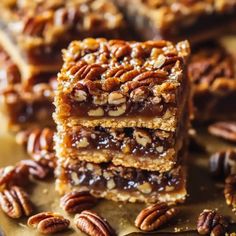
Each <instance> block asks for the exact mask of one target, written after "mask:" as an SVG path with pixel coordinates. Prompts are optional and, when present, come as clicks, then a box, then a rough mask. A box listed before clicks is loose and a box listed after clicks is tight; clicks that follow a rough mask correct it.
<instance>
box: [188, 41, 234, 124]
mask: <svg viewBox="0 0 236 236" xmlns="http://www.w3.org/2000/svg"><path fill="white" fill-rule="evenodd" d="M235 65H236V60H235V58H234V57H233V55H231V54H230V52H228V51H227V50H226V48H224V47H223V45H221V44H220V43H219V42H216V41H211V42H207V43H204V44H201V45H199V46H198V47H196V48H195V49H194V50H193V54H192V56H191V59H190V63H189V67H188V75H189V78H190V79H191V80H192V82H193V93H194V96H193V101H194V102H193V103H194V107H195V118H196V120H197V121H207V120H226V119H232V120H234V119H236V70H235Z"/></svg>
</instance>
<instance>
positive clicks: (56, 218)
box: [27, 212, 70, 234]
mask: <svg viewBox="0 0 236 236" xmlns="http://www.w3.org/2000/svg"><path fill="white" fill-rule="evenodd" d="M27 224H28V226H30V227H33V228H36V229H37V230H38V231H39V232H40V233H42V234H53V233H57V232H61V231H64V230H66V229H68V228H69V225H70V221H69V220H67V219H65V218H64V217H63V216H62V215H60V214H57V213H53V212H41V213H39V214H36V215H33V216H31V217H30V218H29V219H28V222H27Z"/></svg>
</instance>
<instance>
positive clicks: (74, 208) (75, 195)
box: [61, 191, 97, 213]
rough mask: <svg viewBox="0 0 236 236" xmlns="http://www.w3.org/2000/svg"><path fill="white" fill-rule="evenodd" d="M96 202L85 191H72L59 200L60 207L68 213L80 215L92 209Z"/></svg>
mask: <svg viewBox="0 0 236 236" xmlns="http://www.w3.org/2000/svg"><path fill="white" fill-rule="evenodd" d="M96 202H97V199H96V198H95V197H93V196H92V195H91V194H90V193H89V192H87V191H81V192H78V191H73V192H70V193H68V194H66V195H65V196H63V197H62V198H61V207H62V208H63V209H64V210H65V211H67V212H68V213H80V212H81V211H83V210H87V209H90V208H92V207H93V206H94V205H95V204H96Z"/></svg>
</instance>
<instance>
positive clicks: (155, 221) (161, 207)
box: [135, 203, 178, 231]
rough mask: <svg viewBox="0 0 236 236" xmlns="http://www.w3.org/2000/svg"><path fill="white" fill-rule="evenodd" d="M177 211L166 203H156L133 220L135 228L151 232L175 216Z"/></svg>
mask: <svg viewBox="0 0 236 236" xmlns="http://www.w3.org/2000/svg"><path fill="white" fill-rule="evenodd" d="M177 213H178V210H177V209H176V208H171V207H169V206H168V205H167V204H166V203H157V204H155V205H151V206H149V207H147V208H145V209H143V210H142V211H141V212H140V213H139V214H138V216H137V217H136V219H135V226H136V227H138V228H139V229H141V230H143V231H153V230H155V229H158V228H159V227H160V226H162V225H163V224H165V223H166V222H168V221H169V220H171V219H172V218H173V217H174V216H176V215H177Z"/></svg>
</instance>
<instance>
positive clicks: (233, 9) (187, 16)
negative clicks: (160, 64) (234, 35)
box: [113, 0, 236, 43]
mask: <svg viewBox="0 0 236 236" xmlns="http://www.w3.org/2000/svg"><path fill="white" fill-rule="evenodd" d="M113 1H114V2H115V3H117V5H118V6H119V7H120V8H121V10H122V11H123V12H124V14H125V15H126V17H127V19H128V21H129V23H130V24H131V25H132V26H133V28H134V29H136V31H137V33H138V35H139V36H140V37H141V38H142V39H144V40H147V39H168V40H171V41H179V40H182V39H186V38H187V39H188V40H190V41H191V42H192V43H196V42H199V41H203V40H206V39H207V38H214V37H216V36H217V35H221V34H222V33H225V32H227V31H230V30H232V29H233V26H234V25H235V22H236V1H235V0H232V1H229V0H210V1H207V0H193V1H187V0H170V1H166V0H113ZM234 31H235V29H234Z"/></svg>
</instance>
